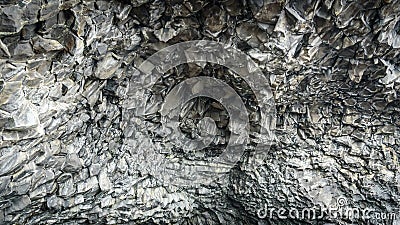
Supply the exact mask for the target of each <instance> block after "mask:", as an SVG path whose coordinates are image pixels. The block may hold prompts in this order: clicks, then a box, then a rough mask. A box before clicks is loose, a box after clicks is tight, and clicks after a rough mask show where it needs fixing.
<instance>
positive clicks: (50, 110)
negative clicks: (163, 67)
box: [0, 0, 400, 224]
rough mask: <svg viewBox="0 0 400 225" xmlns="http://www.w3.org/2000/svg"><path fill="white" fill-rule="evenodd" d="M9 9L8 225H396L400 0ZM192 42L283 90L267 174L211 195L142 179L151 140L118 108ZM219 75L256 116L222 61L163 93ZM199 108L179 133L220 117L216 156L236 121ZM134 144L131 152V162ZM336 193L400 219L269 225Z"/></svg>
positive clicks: (4, 208)
mask: <svg viewBox="0 0 400 225" xmlns="http://www.w3.org/2000/svg"><path fill="white" fill-rule="evenodd" d="M0 4H1V5H0V74H1V77H0V223H1V224H76V223H82V224H87V223H100V224H129V223H131V224H368V222H369V224H399V223H400V213H399V207H400V188H399V187H400V184H399V183H400V173H399V171H400V170H399V162H398V157H399V154H400V129H399V128H400V101H399V98H398V96H397V94H400V93H399V90H400V79H399V77H400V64H399V62H400V60H399V58H400V54H399V53H400V51H399V48H400V1H398V0H378V1H376V0H371V1H367V0H366V1H341V0H334V1H331V0H322V1H300V0H299V1H296V0H293V1H291V0H288V1H281V0H277V1H274V0H265V1H264V0H246V1H236V0H224V1H202V0H193V1H192V0H190V1H189V0H178V1H170V0H167V1H161V0H130V1H125V0H112V1H94V0H63V1H60V0H48V1H43V0H31V1H15V0H5V1H4V0H3V1H1V3H0ZM197 39H205V40H214V41H219V42H222V43H225V44H227V45H230V46H234V47H236V48H238V49H240V50H242V51H244V52H246V54H248V55H249V56H250V57H252V58H253V59H254V60H255V61H256V62H257V64H258V66H259V67H260V68H261V69H262V70H263V72H264V74H265V76H267V77H268V78H269V80H270V85H271V87H272V90H273V94H274V100H275V103H276V108H277V120H276V126H277V130H276V137H277V140H276V142H275V144H274V145H273V146H272V147H271V148H270V150H269V154H268V158H267V159H266V161H265V163H264V164H263V166H262V167H260V168H257V169H254V168H247V167H246V166H245V165H238V167H237V168H235V169H233V170H232V171H231V173H230V174H229V176H228V177H226V179H225V180H221V181H218V182H216V183H215V185H209V186H203V187H196V188H186V189H185V188H176V187H174V186H166V185H163V184H161V183H160V182H159V181H158V180H157V179H155V178H154V177H153V176H152V175H151V174H148V173H147V172H146V170H142V169H140V168H144V167H147V166H148V167H151V166H156V162H154V165H140V164H143V160H142V158H141V157H142V156H143V155H144V154H141V153H143V152H145V151H146V143H144V142H143V141H142V140H143V139H141V135H143V134H141V133H140V132H137V133H134V131H135V130H136V131H137V130H138V129H139V128H133V127H127V126H125V125H124V121H125V119H126V118H124V117H123V114H122V113H121V112H122V110H123V107H124V105H123V102H124V100H125V98H126V95H125V93H126V89H127V85H128V81H129V80H130V79H133V78H132V77H134V76H135V75H136V72H135V71H136V68H137V67H138V66H139V65H140V63H141V62H143V61H144V60H145V59H146V58H147V57H149V56H150V55H151V54H153V53H154V52H156V51H157V50H159V49H161V48H163V47H166V46H169V45H171V44H174V43H178V42H182V41H188V40H197ZM215 74H217V76H220V77H221V78H224V79H227V80H230V81H229V82H230V84H232V86H233V87H234V88H235V90H237V91H239V92H242V93H243V96H245V98H246V99H248V101H246V106H247V107H248V108H249V112H253V113H252V114H251V115H252V116H253V120H255V121H256V120H257V106H254V105H253V103H252V101H251V98H250V97H248V96H249V95H251V92H250V91H249V90H248V89H246V85H245V84H242V83H241V82H242V81H241V80H240V79H239V80H238V79H236V78H234V76H233V75H232V74H229V72H227V71H226V70H225V69H224V68H221V67H218V66H215V65H210V64H205V65H197V64H189V65H182V66H179V67H178V68H177V69H176V70H174V71H170V73H169V74H166V75H165V78H163V80H162V81H161V82H160V85H159V86H157V87H156V88H155V93H156V94H157V95H155V96H158V97H160V96H161V97H160V98H161V100H162V96H164V94H165V92H166V91H168V90H170V89H171V88H172V87H173V86H174V85H176V84H177V83H179V82H180V81H182V80H184V78H187V77H191V76H197V75H210V76H213V75H215ZM246 96H247V97H246ZM190 104H191V107H188V112H187V115H188V117H189V118H186V119H185V126H183V127H182V130H184V131H185V132H186V133H188V134H191V133H192V132H194V130H195V128H194V127H195V126H194V124H193V121H192V119H193V118H195V119H198V118H197V117H198V116H199V115H207V116H211V117H213V118H214V119H215V121H217V122H216V123H217V127H218V132H219V133H218V140H217V141H216V144H215V146H216V147H215V148H214V150H216V151H217V152H218V148H219V147H218V146H223V145H224V144H225V142H226V137H227V133H226V131H225V130H226V124H227V120H228V119H229V118H227V116H226V113H225V112H224V110H223V108H222V107H220V106H219V105H218V104H217V103H216V102H212V101H209V100H207V99H200V100H196V101H193V102H191V103H190ZM190 117H192V118H190ZM156 119H157V118H153V120H154V121H156ZM195 119H193V120H195ZM149 120H151V118H150V119H149ZM143 132H144V131H143ZM152 132H153V131H152ZM132 133H134V135H135V136H134V137H135V139H133V140H130V142H131V143H130V145H131V146H136V148H134V149H133V150H131V151H126V148H125V147H126V146H125V145H126V140H125V136H126V135H127V134H132ZM341 196H343V197H345V198H346V199H347V204H348V206H351V207H358V208H361V209H363V208H366V207H368V208H371V209H373V210H375V211H377V212H382V213H396V216H397V218H395V219H393V218H386V219H371V220H369V221H366V220H365V219H362V218H346V219H345V218H342V219H340V220H336V219H329V218H325V219H320V220H309V219H307V218H306V219H304V218H303V219H302V218H298V219H282V218H278V217H277V216H276V215H275V216H274V217H273V218H261V217H260V215H259V210H260V209H263V207H264V206H265V204H266V203H268V205H270V206H273V207H274V208H279V207H286V208H287V209H288V208H291V207H294V208H297V209H300V210H301V209H303V208H306V207H313V206H315V205H324V206H327V205H332V204H334V203H335V202H336V200H337V199H338V198H339V197H341Z"/></svg>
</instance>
